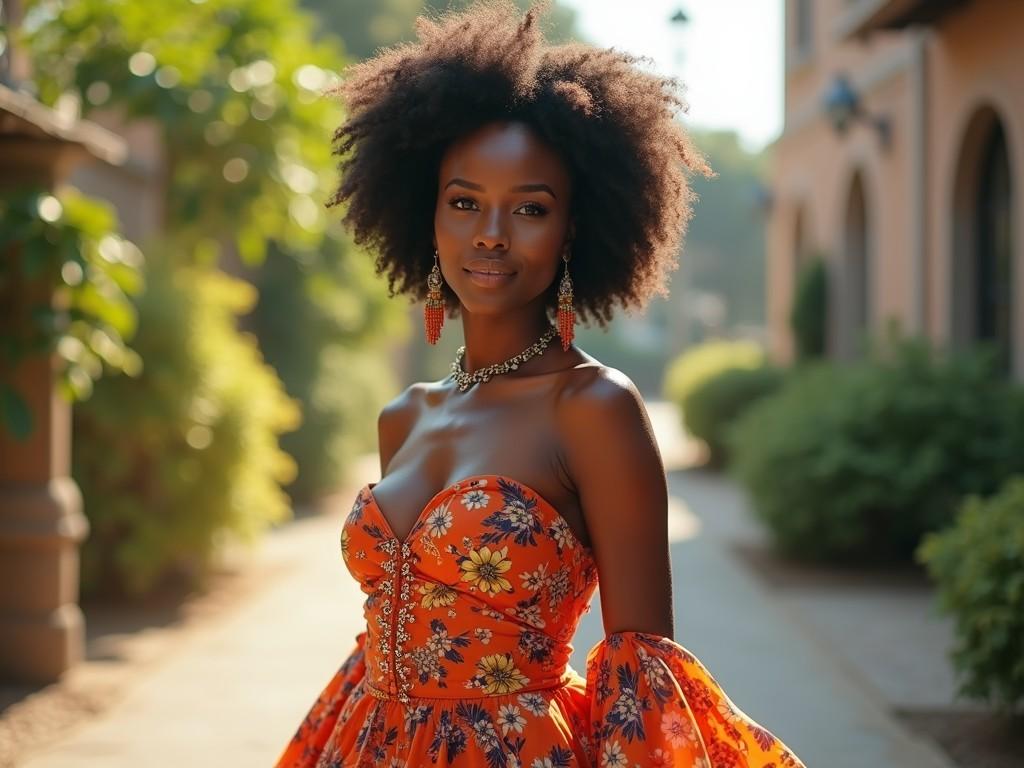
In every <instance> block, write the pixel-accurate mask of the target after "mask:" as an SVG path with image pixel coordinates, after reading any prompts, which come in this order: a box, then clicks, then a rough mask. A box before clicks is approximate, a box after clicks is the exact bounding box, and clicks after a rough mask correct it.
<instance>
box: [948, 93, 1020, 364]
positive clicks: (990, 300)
mask: <svg viewBox="0 0 1024 768" xmlns="http://www.w3.org/2000/svg"><path fill="white" fill-rule="evenodd" d="M1012 196H1013V189H1012V177H1011V174H1010V158H1009V152H1008V148H1007V143H1006V133H1005V131H1004V129H1003V124H1002V121H1000V119H999V117H998V115H997V114H996V113H995V111H994V110H992V109H991V108H988V107H986V108H983V109H980V110H979V111H978V113H977V114H976V115H975V116H974V118H972V120H971V122H970V123H969V125H968V129H967V133H966V134H965V137H964V142H963V146H962V148H961V152H960V160H959V164H958V168H957V177H956V188H955V194H954V216H953V227H954V239H953V242H954V253H953V274H952V276H953V280H952V290H953V295H952V299H953V301H952V310H953V340H954V342H955V343H958V344H960V345H965V344H971V343H974V342H977V341H986V342H991V343H992V344H993V345H994V346H995V347H996V349H997V351H998V354H999V362H1000V365H1001V367H1002V370H1003V371H1005V372H1006V373H1009V372H1010V366H1011V355H1012V352H1011V350H1012V335H1013V331H1012V327H1013V323H1012V316H1013V303H1012V302H1013V290H1012V285H1013V274H1012V254H1013V242H1012V239H1013V233H1012V227H1011V218H1010V217H1011V211H1012V206H1013V200H1012Z"/></svg>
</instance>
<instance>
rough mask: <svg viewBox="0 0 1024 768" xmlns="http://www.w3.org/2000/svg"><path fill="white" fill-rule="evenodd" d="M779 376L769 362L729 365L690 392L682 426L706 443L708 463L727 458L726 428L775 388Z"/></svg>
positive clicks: (718, 461) (780, 377)
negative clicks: (745, 366)
mask: <svg viewBox="0 0 1024 768" xmlns="http://www.w3.org/2000/svg"><path fill="white" fill-rule="evenodd" d="M783 376H784V373H783V372H782V371H781V370H780V369H778V368H775V367H773V366H769V365H763V366H761V367H759V368H729V369H727V370H725V371H723V372H722V373H719V374H718V375H717V376H714V377H712V378H711V379H708V380H707V381H705V382H704V383H703V384H701V385H700V386H698V387H697V388H696V389H694V390H693V392H691V393H690V396H689V397H688V398H687V399H686V403H685V411H684V413H685V417H686V418H685V421H686V427H687V429H688V430H689V432H690V434H692V435H693V436H694V437H697V438H699V439H701V440H703V441H704V442H705V443H706V444H707V446H708V451H709V462H710V464H711V465H712V466H715V467H721V466H723V465H725V464H727V463H728V461H729V452H728V449H727V447H726V444H725V440H726V434H727V431H728V429H729V427H730V426H731V425H732V424H734V423H735V422H736V420H737V419H738V418H739V417H740V416H741V415H742V414H743V412H744V411H745V410H746V409H747V408H749V407H750V406H751V405H753V404H754V403H755V402H757V401H758V400H759V399H760V398H762V397H764V396H765V395H768V394H771V393H772V392H774V391H776V390H777V389H778V388H779V386H780V385H781V384H782V381H783Z"/></svg>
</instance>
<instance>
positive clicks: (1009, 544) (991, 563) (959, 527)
mask: <svg viewBox="0 0 1024 768" xmlns="http://www.w3.org/2000/svg"><path fill="white" fill-rule="evenodd" d="M916 556H917V559H918V561H919V562H921V563H923V564H924V565H926V566H927V568H928V572H929V575H930V576H931V577H932V578H933V579H934V580H935V581H936V583H937V584H938V588H939V602H940V606H941V608H942V609H943V610H944V611H945V612H947V613H952V614H953V617H954V619H955V622H956V642H955V644H954V647H953V649H952V652H951V655H950V657H951V659H952V661H953V664H954V667H955V668H956V670H957V675H958V678H959V690H958V693H959V694H960V695H961V696H968V697H971V698H978V699H985V700H987V701H989V702H992V703H994V704H996V705H997V706H998V707H1000V708H1001V709H1004V710H1006V711H1007V712H1009V713H1012V712H1013V710H1014V709H1016V708H1018V707H1019V706H1020V704H1021V703H1022V702H1024V476H1017V477H1013V478H1011V479H1010V480H1009V481H1007V482H1006V484H1005V485H1004V486H1003V487H1002V489H1001V490H1000V492H999V493H998V495H995V496H992V497H990V498H988V499H982V498H980V497H977V496H972V497H970V498H968V499H967V500H966V501H965V503H964V504H963V506H962V507H961V508H960V510H959V513H958V515H957V518H956V524H955V525H954V526H952V527H951V528H949V529H948V530H945V531H942V532H941V533H932V534H929V535H928V536H926V537H925V539H924V541H923V543H922V544H921V546H920V547H919V549H918V551H917V553H916Z"/></svg>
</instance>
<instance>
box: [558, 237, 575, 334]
mask: <svg viewBox="0 0 1024 768" xmlns="http://www.w3.org/2000/svg"><path fill="white" fill-rule="evenodd" d="M562 259H563V261H565V272H563V273H562V282H560V283H559V284H558V335H559V336H560V337H561V339H562V350H563V351H565V350H567V349H569V345H570V344H572V339H573V336H574V333H573V327H574V326H575V324H576V310H575V309H574V308H573V306H572V278H570V277H569V252H568V250H566V251H565V252H564V253H563V254H562Z"/></svg>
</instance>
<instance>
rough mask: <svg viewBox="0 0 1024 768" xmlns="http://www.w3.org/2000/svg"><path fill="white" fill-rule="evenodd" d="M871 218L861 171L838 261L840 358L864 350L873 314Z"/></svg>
mask: <svg viewBox="0 0 1024 768" xmlns="http://www.w3.org/2000/svg"><path fill="white" fill-rule="evenodd" d="M870 224H871V222H870V221H869V219H868V205H867V199H866V196H865V192H864V181H863V178H862V177H861V174H860V173H857V174H856V175H855V176H854V177H853V181H852V182H851V184H850V193H849V197H847V200H846V216H845V220H844V224H843V250H842V258H841V260H840V262H839V264H838V265H837V267H838V268H837V273H836V279H837V285H836V286H835V287H836V289H837V290H835V291H834V292H833V294H834V295H835V297H836V301H835V308H836V312H837V314H836V317H835V329H834V334H835V335H834V338H835V341H836V347H835V353H836V356H837V357H838V358H840V359H846V360H849V359H853V358H855V357H859V356H860V355H861V354H862V352H863V348H862V343H863V335H864V333H865V332H866V331H867V330H868V323H869V321H870V318H871V308H870V302H871V297H870V288H869V287H870V285H871V280H870V277H871V270H870V264H871V253H870V244H871V232H870Z"/></svg>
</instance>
